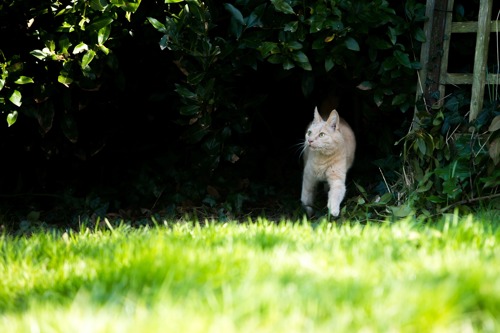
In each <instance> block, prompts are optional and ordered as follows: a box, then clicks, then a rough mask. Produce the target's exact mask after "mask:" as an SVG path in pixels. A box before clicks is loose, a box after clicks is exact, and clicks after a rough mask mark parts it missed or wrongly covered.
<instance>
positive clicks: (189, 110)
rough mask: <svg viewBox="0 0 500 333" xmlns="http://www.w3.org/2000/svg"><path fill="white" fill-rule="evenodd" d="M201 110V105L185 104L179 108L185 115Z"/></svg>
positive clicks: (191, 114)
mask: <svg viewBox="0 0 500 333" xmlns="http://www.w3.org/2000/svg"><path fill="white" fill-rule="evenodd" d="M199 112H200V106H199V105H185V106H182V107H181V108H180V109H179V113H180V114H182V115H183V116H193V115H195V114H198V113H199Z"/></svg>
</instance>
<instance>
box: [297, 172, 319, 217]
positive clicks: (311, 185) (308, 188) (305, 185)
mask: <svg viewBox="0 0 500 333" xmlns="http://www.w3.org/2000/svg"><path fill="white" fill-rule="evenodd" d="M316 182H317V181H316V179H314V178H313V177H310V176H309V175H307V173H306V172H304V177H303V179H302V195H301V197H300V201H301V202H302V206H303V207H304V209H305V210H306V213H307V216H309V217H311V216H312V215H313V213H314V209H313V207H312V206H313V204H314V189H315V187H316Z"/></svg>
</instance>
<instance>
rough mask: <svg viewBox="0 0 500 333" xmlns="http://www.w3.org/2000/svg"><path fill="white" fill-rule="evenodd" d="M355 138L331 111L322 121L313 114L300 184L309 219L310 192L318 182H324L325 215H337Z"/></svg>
mask: <svg viewBox="0 0 500 333" xmlns="http://www.w3.org/2000/svg"><path fill="white" fill-rule="evenodd" d="M355 150H356V138H355V136H354V132H353V131H352V129H351V127H350V126H349V124H347V122H346V121H345V120H344V119H342V118H340V116H339V114H338V113H337V111H336V110H333V111H332V112H331V113H330V115H329V117H328V119H327V120H326V121H324V120H323V118H322V117H321V115H320V114H319V112H318V108H315V110H314V119H313V121H312V122H311V124H310V125H309V127H308V128H307V131H306V136H305V140H304V162H305V165H304V175H303V180H302V195H301V201H302V205H303V206H304V208H305V209H306V212H307V214H308V215H309V216H311V215H312V213H313V208H312V206H313V204H314V190H315V188H316V185H317V184H318V183H319V182H322V181H326V182H328V185H329V186H330V190H329V192H328V203H327V207H328V211H329V212H330V214H331V215H333V216H335V217H336V216H338V215H339V214H340V203H341V202H342V200H343V199H344V195H345V191H346V187H345V179H346V174H347V170H349V168H350V167H351V166H352V163H353V161H354V153H355Z"/></svg>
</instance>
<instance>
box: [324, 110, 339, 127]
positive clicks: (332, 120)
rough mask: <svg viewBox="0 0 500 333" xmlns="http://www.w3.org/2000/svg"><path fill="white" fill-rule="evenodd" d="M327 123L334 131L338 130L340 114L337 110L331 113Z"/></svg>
mask: <svg viewBox="0 0 500 333" xmlns="http://www.w3.org/2000/svg"><path fill="white" fill-rule="evenodd" d="M326 122H327V123H328V125H330V127H332V128H333V129H334V130H336V129H337V125H338V123H339V114H338V112H337V110H332V112H331V113H330V116H328V119H327V120H326Z"/></svg>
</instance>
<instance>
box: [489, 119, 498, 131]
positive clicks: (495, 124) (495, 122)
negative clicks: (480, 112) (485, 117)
mask: <svg viewBox="0 0 500 333" xmlns="http://www.w3.org/2000/svg"><path fill="white" fill-rule="evenodd" d="M499 129H500V116H496V117H495V118H493V120H492V121H491V124H490V127H488V131H490V132H495V131H498V130H499Z"/></svg>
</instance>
